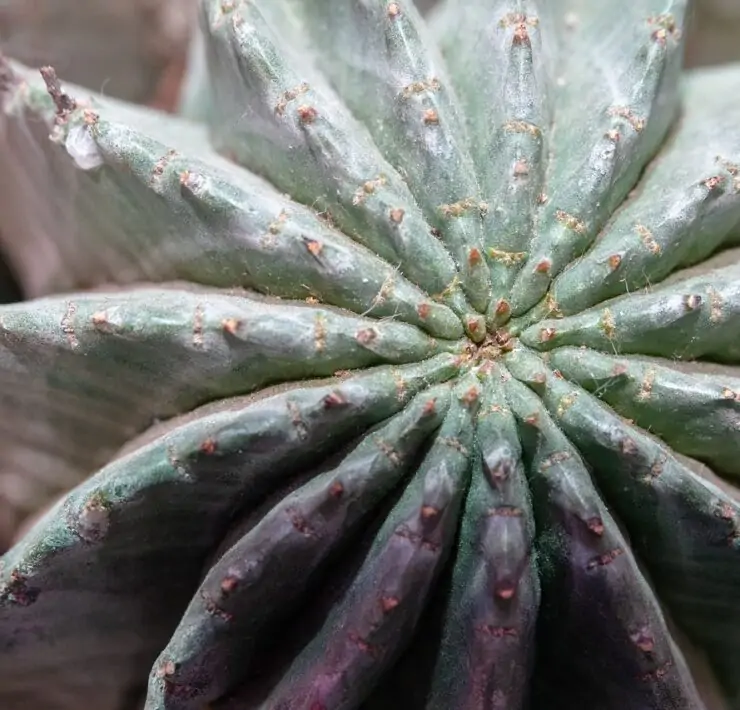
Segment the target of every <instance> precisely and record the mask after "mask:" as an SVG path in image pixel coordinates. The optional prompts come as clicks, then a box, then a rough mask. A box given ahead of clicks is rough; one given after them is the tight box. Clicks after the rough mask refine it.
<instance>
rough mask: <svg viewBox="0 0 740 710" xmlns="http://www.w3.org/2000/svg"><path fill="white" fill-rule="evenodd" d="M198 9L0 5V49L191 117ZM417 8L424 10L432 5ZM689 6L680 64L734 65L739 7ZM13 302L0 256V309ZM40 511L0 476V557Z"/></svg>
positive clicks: (738, 51) (721, 2) (191, 3)
mask: <svg viewBox="0 0 740 710" xmlns="http://www.w3.org/2000/svg"><path fill="white" fill-rule="evenodd" d="M197 1H198V0H0V50H1V51H3V52H4V53H5V54H7V55H8V56H10V57H12V58H14V59H17V60H19V61H21V62H23V63H25V64H28V65H31V66H41V65H44V64H51V65H53V66H54V67H55V68H56V70H57V73H58V74H59V76H60V77H62V79H63V80H66V81H69V82H72V83H75V84H80V85H82V86H85V87H88V88H90V89H92V90H94V91H97V92H100V93H103V94H105V95H107V96H113V97H119V98H123V99H127V100H129V101H135V102H138V103H142V104H147V105H149V106H153V107H157V108H160V109H163V110H167V111H178V110H183V109H185V111H186V113H187V114H188V115H190V116H194V115H197V107H198V105H199V103H198V101H197V94H196V93H192V92H191V89H192V88H193V87H194V86H195V83H193V84H192V85H187V84H185V83H184V82H183V79H184V77H185V74H186V71H187V65H188V57H189V55H190V52H191V51H197V45H195V44H193V43H191V40H192V38H193V37H194V36H195V35H194V32H193V30H194V28H195V26H196V21H197V18H196V15H197V13H196V7H197ZM473 1H474V0H471V2H473ZM596 1H597V0H594V2H596ZM613 1H614V2H619V1H620V0H613ZM621 1H623V2H630V0H621ZM416 2H417V5H418V6H419V7H420V8H421V9H422V11H424V12H428V11H429V10H431V9H432V8H433V6H434V5H435V4H436V2H437V0H416ZM695 7H696V12H695V14H694V18H693V22H692V24H691V27H690V30H689V33H688V37H687V56H686V63H687V65H688V66H691V67H696V66H706V65H711V64H718V63H723V62H728V61H733V60H737V61H740V0H695ZM193 56H195V55H193ZM1 89H2V76H0V90H1ZM191 94H192V95H191ZM739 100H740V99H739ZM1 243H2V237H1V236H0V244H1ZM22 297H23V294H22V293H20V291H19V289H18V288H17V286H16V284H15V282H14V279H13V275H12V274H11V273H10V271H9V270H8V269H7V267H6V265H5V264H4V262H3V260H2V256H1V254H0V303H1V302H10V301H14V300H19V299H21V298H22ZM47 503H48V500H47V499H46V498H44V496H43V495H40V494H39V492H37V491H36V490H35V489H34V488H33V486H32V485H31V482H29V481H27V480H20V479H19V477H18V476H13V475H8V474H7V472H4V473H3V475H2V476H0V553H2V551H3V550H4V549H5V548H6V547H7V546H8V545H9V544H10V543H11V541H12V539H13V537H14V536H15V535H17V534H18V530H19V525H21V523H22V521H23V519H24V518H25V517H26V515H27V514H28V513H29V512H31V511H37V510H38V509H39V508H41V507H44V506H45V505H46V504H47ZM26 524H27V523H26Z"/></svg>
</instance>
